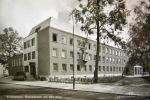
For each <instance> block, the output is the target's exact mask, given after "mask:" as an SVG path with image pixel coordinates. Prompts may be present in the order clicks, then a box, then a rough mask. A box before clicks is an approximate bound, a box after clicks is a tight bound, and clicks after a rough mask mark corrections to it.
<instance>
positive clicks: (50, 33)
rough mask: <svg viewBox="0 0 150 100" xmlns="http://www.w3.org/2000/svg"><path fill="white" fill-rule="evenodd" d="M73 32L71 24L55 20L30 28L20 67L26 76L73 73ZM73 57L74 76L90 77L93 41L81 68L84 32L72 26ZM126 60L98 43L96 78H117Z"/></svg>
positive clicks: (94, 47)
mask: <svg viewBox="0 0 150 100" xmlns="http://www.w3.org/2000/svg"><path fill="white" fill-rule="evenodd" d="M72 33H73V30H72V25H71V24H69V23H66V22H63V21H60V20H57V19H55V18H52V17H50V18H48V19H47V20H45V21H43V22H42V23H40V24H38V25H37V26H35V27H33V28H32V30H31V32H30V33H29V35H28V36H27V37H26V38H24V50H23V58H24V68H23V70H24V71H25V72H26V74H27V76H31V75H33V76H52V77H53V76H57V77H70V76H72V73H73V34H72ZM74 33H75V38H74V47H75V49H74V58H75V60H74V61H75V63H74V67H75V77H77V76H80V77H82V76H86V77H93V73H94V68H95V55H96V41H95V40H89V42H88V43H87V45H86V48H87V49H86V50H85V52H86V57H85V59H84V60H85V62H86V63H85V65H83V64H81V63H80V59H81V58H82V57H81V56H82V54H81V50H80V48H79V47H78V44H79V42H80V41H83V40H84V39H85V37H84V35H85V33H84V32H82V31H81V30H80V28H78V27H75V32H74ZM127 60H128V57H127V55H126V54H125V53H124V52H123V50H121V49H118V48H115V47H112V46H109V45H103V44H100V56H99V67H98V73H99V76H104V75H121V74H122V71H123V69H124V67H125V65H126V62H127Z"/></svg>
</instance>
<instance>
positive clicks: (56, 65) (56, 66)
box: [53, 63, 58, 71]
mask: <svg viewBox="0 0 150 100" xmlns="http://www.w3.org/2000/svg"><path fill="white" fill-rule="evenodd" d="M53 70H54V71H58V64H57V63H53Z"/></svg>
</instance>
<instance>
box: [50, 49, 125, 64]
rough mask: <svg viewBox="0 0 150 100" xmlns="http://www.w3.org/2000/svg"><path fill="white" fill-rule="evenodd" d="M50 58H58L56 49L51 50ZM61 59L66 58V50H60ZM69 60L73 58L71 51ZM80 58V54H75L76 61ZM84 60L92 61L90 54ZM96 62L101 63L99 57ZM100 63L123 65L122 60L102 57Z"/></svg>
mask: <svg viewBox="0 0 150 100" xmlns="http://www.w3.org/2000/svg"><path fill="white" fill-rule="evenodd" d="M52 56H54V57H58V48H53V51H52ZM61 57H62V58H67V50H63V49H62V52H61ZM70 58H73V51H70ZM80 58H81V54H80V52H77V59H80ZM84 60H89V61H92V54H89V55H88V58H87V57H86V58H85V59H84ZM94 60H96V55H94ZM98 60H99V61H101V56H99V59H98ZM102 62H103V63H109V62H110V63H117V64H118V63H119V64H123V60H122V59H117V58H111V57H105V56H103V58H102ZM124 62H125V60H124Z"/></svg>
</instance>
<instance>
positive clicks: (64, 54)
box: [61, 50, 67, 58]
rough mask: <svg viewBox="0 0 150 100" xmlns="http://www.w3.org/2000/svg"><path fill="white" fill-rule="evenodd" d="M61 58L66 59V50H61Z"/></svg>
mask: <svg viewBox="0 0 150 100" xmlns="http://www.w3.org/2000/svg"><path fill="white" fill-rule="evenodd" d="M61 57H62V58H67V51H66V50H62V53H61Z"/></svg>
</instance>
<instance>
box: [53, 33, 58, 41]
mask: <svg viewBox="0 0 150 100" xmlns="http://www.w3.org/2000/svg"><path fill="white" fill-rule="evenodd" d="M53 41H54V42H57V34H55V33H53Z"/></svg>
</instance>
